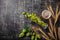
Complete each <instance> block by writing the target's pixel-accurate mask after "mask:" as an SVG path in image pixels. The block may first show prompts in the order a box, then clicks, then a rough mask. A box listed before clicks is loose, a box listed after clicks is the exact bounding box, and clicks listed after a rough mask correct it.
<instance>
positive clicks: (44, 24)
mask: <svg viewBox="0 0 60 40" xmlns="http://www.w3.org/2000/svg"><path fill="white" fill-rule="evenodd" d="M22 14H23V15H24V16H25V17H27V18H29V19H30V20H31V21H32V22H35V23H37V24H39V25H41V26H42V27H44V28H46V26H47V24H46V23H45V22H43V21H42V20H41V18H40V17H38V16H37V15H36V14H35V13H32V14H31V13H27V12H22Z"/></svg>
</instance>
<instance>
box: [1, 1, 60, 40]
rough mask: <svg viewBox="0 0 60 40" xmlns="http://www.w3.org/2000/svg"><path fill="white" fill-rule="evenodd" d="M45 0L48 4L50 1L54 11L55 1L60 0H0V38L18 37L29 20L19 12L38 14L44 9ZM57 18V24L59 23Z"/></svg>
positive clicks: (26, 39)
mask: <svg viewBox="0 0 60 40" xmlns="http://www.w3.org/2000/svg"><path fill="white" fill-rule="evenodd" d="M45 2H47V3H48V4H49V3H50V2H51V3H52V6H53V9H54V11H55V8H56V3H58V2H60V0H50V2H49V1H48V0H0V38H8V39H12V38H18V34H19V33H20V32H21V30H22V29H23V25H24V24H25V25H27V26H29V22H30V21H29V20H28V19H26V18H25V17H24V16H23V15H22V14H21V12H23V11H26V12H29V13H31V12H35V13H36V14H37V15H38V16H39V15H40V14H41V12H42V11H43V10H44V9H46V6H45ZM59 17H60V16H59ZM59 20H60V19H59ZM59 20H58V22H57V25H60V21H59ZM24 39H25V40H28V39H29V38H26V37H25V38H24ZM24 39H23V40H24Z"/></svg>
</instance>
